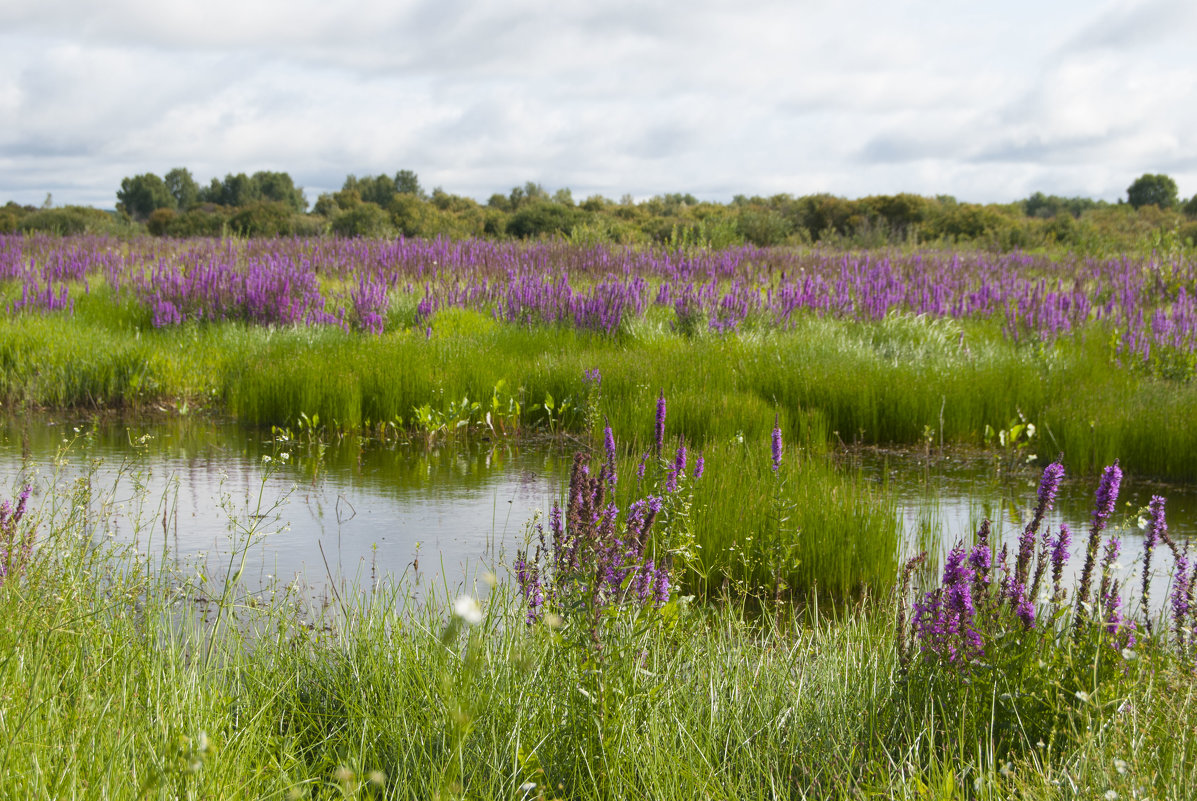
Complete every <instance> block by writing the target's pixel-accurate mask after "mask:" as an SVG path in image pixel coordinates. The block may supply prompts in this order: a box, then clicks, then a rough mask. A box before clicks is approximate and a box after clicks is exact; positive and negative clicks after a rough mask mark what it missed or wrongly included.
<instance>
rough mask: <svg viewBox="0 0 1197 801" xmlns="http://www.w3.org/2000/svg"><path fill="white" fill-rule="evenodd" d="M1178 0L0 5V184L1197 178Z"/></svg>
mask: <svg viewBox="0 0 1197 801" xmlns="http://www.w3.org/2000/svg"><path fill="white" fill-rule="evenodd" d="M1193 42H1197V3H1193V2H1192V0H1099V1H1098V2H1093V0H1060V1H1059V2H1043V1H1042V0H1039V1H1038V2H1027V1H1026V0H1008V2H1002V3H995V2H988V3H964V2H959V0H917V1H912V2H903V1H902V0H883V1H880V0H836V1H835V2H831V1H830V0H826V1H825V0H787V1H783V2H755V1H754V0H738V1H737V2H716V1H715V0H687V1H686V2H678V1H676V0H675V1H674V2H659V1H658V0H615V1H611V0H585V2H574V0H503V1H502V2H494V1H491V0H432V1H431V2H409V1H408V0H342V2H328V0H285V1H284V0H206V2H203V3H198V2H179V1H178V0H152V1H151V0H109V2H105V3H96V2H90V1H89V2H79V0H39V1H38V2H29V1H28V0H0V203H2V202H3V201H6V200H16V201H17V202H20V203H25V204H32V205H41V204H42V203H43V202H44V201H45V199H46V195H47V193H50V194H51V195H52V199H53V203H54V204H55V205H62V204H67V203H79V204H85V205H94V206H98V207H101V208H112V207H113V206H114V205H115V203H116V199H115V193H116V190H117V188H119V186H120V181H121V178H123V177H125V176H130V175H136V174H140V173H145V172H154V173H157V174H159V175H162V174H164V173H166V172H167V171H168V170H170V169H171V168H173V167H179V166H181V167H187V168H188V169H190V170H191V172H192V174H193V175H194V176H195V178H196V179H197V180H198V181H199V182H200V183H201V184H206V183H207V182H208V181H210V180H211V179H212V178H213V177H217V176H224V175H225V174H227V173H237V172H246V173H253V172H256V171H258V170H280V171H285V172H288V173H290V174H291V176H292V177H293V178H294V179H295V181H296V183H297V184H299V185H302V186H303V187H304V188H305V191H306V193H307V196H308V199H309V200H311V201H314V200H315V199H316V197H317V196H318V195H319V194H320V193H321V192H326V191H335V190H337V189H339V188H340V187H341V185H342V183H343V182H344V180H345V176H346V175H348V174H355V175H358V176H363V175H378V174H384V173H385V174H387V175H394V174H395V172H397V171H398V170H401V169H410V170H413V171H415V172H416V173H417V174H418V175H419V177H420V181H421V183H422V184H423V186H424V187H425V188H426V189H431V188H433V187H437V186H440V187H443V188H444V189H445V190H446V191H448V192H452V193H455V194H460V195H467V196H470V197H474V198H476V199H478V200H480V201H485V200H486V198H488V197H489V196H490V195H491V194H492V193H495V192H501V193H504V194H506V193H507V192H509V191H510V189H511V187H513V186H517V185H523V184H524V183H525V182H526V181H535V182H537V183H540V184H542V185H543V186H544V187H545V188H546V189H548V191H550V192H553V191H555V190H557V189H559V188H562V187H568V188H570V189H571V190H572V192H573V196H574V198H575V199H578V200H581V199H582V198H585V197H588V196H590V195H595V194H599V195H603V196H605V197H608V198H612V199H619V198H621V197H623V196H625V195H631V196H633V197H634V198H637V199H643V198H647V197H651V196H653V195H657V194H663V193H669V192H682V193H686V192H688V193H691V194H693V195H695V196H696V197H698V198H700V199H703V200H714V201H719V202H726V201H728V200H730V199H731V198H732V197H733V196H734V195H737V194H745V195H773V194H778V193H789V194H792V195H803V194H811V193H816V192H830V193H832V194H836V195H840V196H843V197H850V198H855V197H862V196H865V195H870V194H893V193H897V192H913V193H917V194H921V195H939V194H948V195H953V196H955V197H957V198H958V199H960V200H963V201H972V202H1009V201H1013V200H1017V199H1019V198H1023V197H1026V196H1028V195H1029V194H1031V193H1032V192H1035V191H1042V192H1045V193H1048V194H1057V195H1063V196H1067V197H1073V196H1084V197H1092V198H1100V199H1105V200H1110V201H1114V200H1118V199H1119V198H1125V196H1126V188H1127V186H1129V185H1130V183H1131V182H1132V181H1133V180H1134V179H1135V178H1136V177H1138V176H1139V175H1142V174H1144V173H1166V174H1168V175H1170V176H1172V177H1173V178H1174V179H1175V180H1176V182H1177V183H1178V184H1179V187H1180V192H1181V196H1182V197H1183V198H1187V197H1190V196H1192V195H1193V194H1194V193H1197V57H1194V55H1193V52H1192V43H1193Z"/></svg>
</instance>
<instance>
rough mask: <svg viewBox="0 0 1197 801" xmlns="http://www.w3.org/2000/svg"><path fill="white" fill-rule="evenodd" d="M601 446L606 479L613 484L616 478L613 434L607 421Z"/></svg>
mask: <svg viewBox="0 0 1197 801" xmlns="http://www.w3.org/2000/svg"><path fill="white" fill-rule="evenodd" d="M603 448H604V450H605V451H606V456H607V463H606V467H607V480H608V481H609V482H610V483H611V486H615V482H616V481H617V480H618V478H617V474H616V471H615V434H614V433H612V431H611V424H610V423H607V425H606V427H605V428H604V429H603Z"/></svg>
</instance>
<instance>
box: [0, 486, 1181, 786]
mask: <svg viewBox="0 0 1197 801" xmlns="http://www.w3.org/2000/svg"><path fill="white" fill-rule="evenodd" d="M80 486H81V488H82V487H83V485H80ZM109 500H110V499H109ZM105 502H106V499H105V498H103V497H100V496H98V495H95V494H88V492H86V491H82V490H81V491H78V492H67V493H65V494H61V495H60V494H51V495H45V496H41V498H40V502H39V503H40V508H39V509H38V510H36V512H35V513H34V514H33V518H36V520H35V522H36V525H37V533H38V537H39V548H38V549H37V550H36V552H35V558H34V559H33V561H32V562H31V563H30V564H29V565H28V566H27V568H26V569H25V570H24V571H23V572H22V573H20V574H19V575H16V576H10V577H9V579H8V580H7V581H6V582H5V583H4V584H3V586H0V613H2V615H3V620H4V621H5V624H4V625H3V626H0V648H2V649H3V650H2V652H3V654H4V657H3V658H2V659H0V735H2V737H0V769H2V770H3V773H4V775H5V777H6V779H5V783H4V786H3V790H2V791H0V795H4V796H5V797H14V798H17V797H19V798H61V797H75V796H78V797H104V798H201V797H208V798H212V797H217V798H287V797H310V798H345V797H361V798H381V797H386V798H397V799H407V798H411V799H426V798H511V799H524V798H570V799H608V798H629V797H635V798H660V799H693V798H703V797H711V798H760V799H764V798H828V797H830V798H847V797H880V798H910V799H915V798H928V797H936V798H954V797H971V798H980V799H999V798H1001V799H1006V798H1028V799H1029V798H1044V797H1058V796H1063V797H1074V796H1075V797H1082V798H1086V797H1103V796H1104V795H1105V794H1106V793H1108V792H1111V791H1112V792H1115V793H1117V794H1119V797H1124V798H1129V797H1146V796H1148V795H1150V797H1152V798H1160V799H1183V798H1187V797H1188V796H1189V795H1190V790H1189V788H1190V787H1191V786H1192V782H1193V780H1194V778H1197V776H1195V775H1194V768H1193V765H1194V756H1195V754H1194V738H1193V736H1192V731H1193V726H1192V720H1193V718H1192V716H1193V715H1194V713H1195V709H1194V699H1193V694H1192V682H1191V676H1190V673H1189V672H1190V670H1191V665H1188V664H1181V663H1180V662H1178V661H1177V660H1176V659H1175V657H1174V656H1170V652H1169V651H1162V650H1161V651H1159V652H1158V653H1157V652H1155V651H1153V650H1152V649H1151V648H1150V647H1146V646H1145V647H1143V648H1142V649H1141V650H1140V654H1141V662H1140V664H1141V665H1142V669H1138V668H1136V674H1135V676H1134V680H1130V679H1129V678H1128V679H1127V680H1125V681H1118V682H1115V683H1114V684H1113V685H1112V687H1111V694H1110V695H1109V696H1108V697H1107V696H1102V697H1101V703H1093V704H1083V705H1081V704H1078V705H1077V706H1076V711H1075V712H1072V711H1069V710H1067V709H1065V710H1063V711H1062V712H1061V713H1060V714H1061V715H1062V718H1061V719H1062V721H1063V724H1062V726H1061V727H1060V728H1059V731H1058V735H1057V736H1056V737H1054V738H1052V740H1051V742H1050V743H1048V744H1045V747H1039V746H1037V745H1036V744H1035V743H1026V744H1023V743H1019V742H1017V740H1015V741H1014V743H1013V744H1012V745H1011V744H1008V743H1007V744H1002V743H1001V742H999V740H998V739H997V738H996V737H995V736H994V733H993V732H992V731H990V729H989V726H988V724H987V722H986V719H985V715H984V714H983V708H984V706H985V705H986V704H988V703H990V702H991V701H992V699H990V698H989V696H988V695H986V694H985V693H983V692H981V691H979V690H978V692H977V693H976V694H975V695H966V696H963V697H960V698H957V699H956V700H955V701H954V702H955V703H959V704H963V705H976V708H975V709H972V708H971V707H970V709H972V711H971V712H969V713H968V714H955V715H945V714H944V711H943V709H942V708H938V707H937V706H936V705H937V704H941V703H945V702H946V699H947V696H944V697H943V698H941V699H937V698H936V697H935V696H934V695H933V694H928V693H911V692H910V691H909V689H908V688H907V687H906V685H905V684H904V683H903V678H902V677H903V673H902V671H901V670H900V668H899V666H898V662H897V659H896V654H895V637H894V631H895V630H894V626H893V624H892V622H891V621H892V618H891V612H890V610H889V609H887V608H885V606H886V605H885V604H880V605H878V606H872V605H869V606H865V607H861V608H857V609H853V610H845V611H844V612H843V613H841V615H840V616H838V617H831V618H829V617H826V616H815V617H809V618H807V617H802V616H797V617H793V616H777V615H775V614H774V613H772V612H770V611H769V610H768V608H766V610H765V613H764V614H763V615H756V616H754V617H753V618H752V619H751V620H749V619H746V618H745V617H744V616H743V615H742V614H741V613H740V612H739V611H738V609H737V607H736V606H735V605H734V604H724V605H717V606H713V607H705V606H696V605H691V606H686V605H681V606H680V607H679V608H678V610H677V614H676V615H674V616H672V617H662V618H660V619H659V620H658V621H657V622H655V623H654V624H653V625H647V626H638V627H631V628H627V629H622V630H620V633H619V634H618V636H612V638H611V639H609V640H607V641H606V642H604V647H603V649H602V651H601V652H596V651H595V650H594V649H593V648H590V647H587V646H585V645H584V644H578V643H579V640H578V638H576V637H574V636H572V635H571V634H570V631H569V629H568V626H569V625H571V623H570V622H569V621H566V622H565V626H566V628H554V625H557V624H554V623H545V624H538V625H535V626H532V627H528V626H526V625H525V624H524V622H523V621H524V614H523V610H522V609H521V608H520V607H519V606H518V605H517V604H515V603H514V601H513V598H512V597H511V595H510V593H508V592H507V591H505V590H504V589H503V587H499V588H497V590H496V591H495V593H494V594H493V595H492V597H491V599H490V600H489V601H487V602H486V604H485V605H484V609H483V614H482V616H481V619H480V620H479V621H478V623H477V624H476V625H470V624H469V623H468V622H467V621H466V620H465V619H463V618H459V617H456V616H455V615H454V613H453V611H452V608H451V607H453V606H455V605H451V604H450V603H448V601H449V600H450V597H451V596H449V597H444V596H442V597H440V598H438V599H432V600H429V601H427V602H425V603H423V604H417V603H416V602H414V601H413V600H412V599H411V597H410V595H408V593H407V590H406V586H407V585H405V584H403V583H397V584H390V585H385V586H379V587H377V588H375V591H374V592H372V593H369V594H366V593H362V594H354V593H349V594H342V595H341V596H339V598H340V603H339V605H338V607H337V609H336V611H335V613H334V614H332V615H331V616H326V617H321V616H319V615H313V614H312V613H310V612H308V613H305V612H304V611H302V606H297V604H296V601H298V600H300V599H301V596H296V595H294V594H288V593H286V592H280V593H279V594H278V595H276V596H274V597H273V598H271V597H259V598H250V597H248V596H246V595H244V594H243V593H241V592H240V591H231V592H223V593H222V592H218V593H217V596H216V598H213V597H212V596H211V595H210V594H209V592H207V591H205V590H204V588H202V587H201V586H198V585H197V584H196V583H195V582H194V581H193V580H191V579H188V578H187V577H186V572H185V571H172V570H170V569H169V568H166V567H160V568H151V567H149V566H148V565H147V563H146V562H145V560H144V559H143V558H141V557H139V556H137V555H135V554H132V553H130V552H128V551H124V550H121V549H119V548H113V547H111V546H110V545H97V544H96V541H95V540H94V539H93V537H92V534H101V535H102V534H103V530H102V529H94V528H90V527H91V526H94V523H95V521H97V520H98V519H100V518H98V517H97V516H96V515H95V514H94V513H95V507H96V505H102V504H104V503H105ZM100 541H101V542H103V541H104V538H103V537H101V539H100ZM467 591H468V589H467ZM251 602H252V603H251ZM205 609H206V610H207V611H208V614H207V616H206V617H207V620H208V622H205V615H204V614H203V613H202V612H203V610H205ZM196 610H200V611H199V612H197V611H196ZM217 616H223V619H224V620H225V621H227V622H229V623H231V624H232V625H228V626H223V627H221V628H219V629H217V628H215V627H214V626H213V625H212V623H211V621H212V620H213V619H215V618H216V617H217ZM1010 689H1011V694H1010V696H1009V698H1007V699H1005V700H1004V702H1003V703H1005V704H1008V705H1009V704H1013V705H1015V706H1016V707H1017V705H1018V704H1019V703H1020V698H1021V697H1022V696H1021V692H1022V688H1021V685H1019V684H1018V680H1017V678H1015V677H1011V687H1010ZM1034 708H1035V706H1034V704H1033V703H1032V704H1029V705H1028V709H1034Z"/></svg>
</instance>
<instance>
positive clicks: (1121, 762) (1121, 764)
mask: <svg viewBox="0 0 1197 801" xmlns="http://www.w3.org/2000/svg"><path fill="white" fill-rule="evenodd" d="M1114 770H1116V771H1118V772H1119V773H1126V760H1125V759H1115V760H1114Z"/></svg>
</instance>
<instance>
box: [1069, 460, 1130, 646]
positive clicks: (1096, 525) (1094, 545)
mask: <svg viewBox="0 0 1197 801" xmlns="http://www.w3.org/2000/svg"><path fill="white" fill-rule="evenodd" d="M1121 484H1122V468H1120V467H1119V466H1118V460H1116V459H1115V460H1114V464H1112V465H1110V466H1109V467H1107V468H1106V469H1105V470H1104V471H1102V474H1101V483H1100V484H1098V486H1097V497H1096V503H1095V505H1094V508H1093V524H1092V526H1091V527H1090V529H1089V544H1088V547H1087V548H1086V550H1085V567H1084V568H1083V569H1082V571H1081V582H1080V585H1079V586H1078V587H1077V594H1076V603H1077V607H1076V608H1077V625H1080V622H1081V620H1082V618H1083V617H1084V614H1085V606H1084V605H1085V604H1086V603H1087V602H1088V601H1089V591H1090V590H1091V589H1092V587H1093V568H1094V566H1095V565H1096V563H1097V551H1098V549H1099V547H1100V545H1101V534H1102V532H1103V531H1104V530H1105V527H1106V523H1107V522H1108V521H1109V519H1110V515H1112V514H1113V513H1114V504H1115V503H1116V502H1117V501H1118V488H1119V486H1121ZM1099 600H1100V599H1099Z"/></svg>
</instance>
